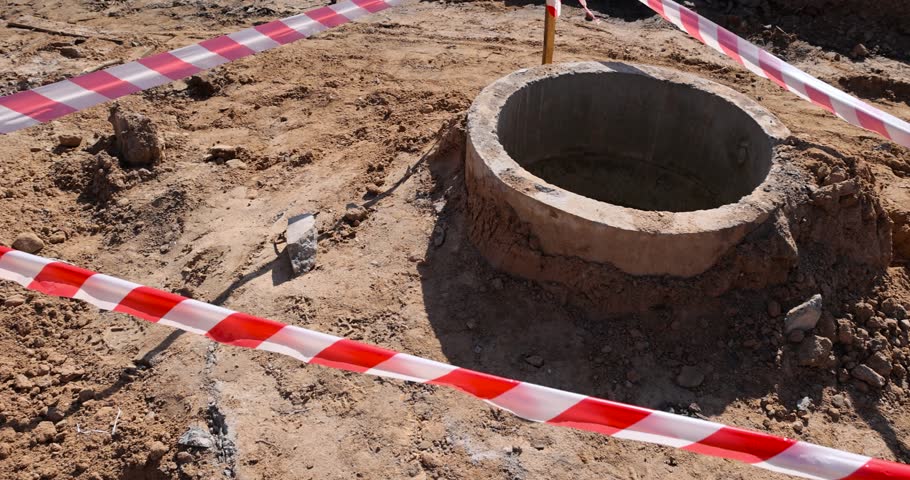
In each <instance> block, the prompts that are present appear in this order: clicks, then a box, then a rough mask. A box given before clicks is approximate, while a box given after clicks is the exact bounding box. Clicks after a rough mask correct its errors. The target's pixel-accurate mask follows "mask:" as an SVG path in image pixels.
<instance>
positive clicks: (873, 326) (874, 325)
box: [866, 316, 888, 332]
mask: <svg viewBox="0 0 910 480" xmlns="http://www.w3.org/2000/svg"><path fill="white" fill-rule="evenodd" d="M887 326H888V322H886V321H885V319H884V318H882V317H879V316H873V317H872V318H870V319H869V321H867V322H866V327H868V328H869V331H872V332H877V331H879V330H884V329H885V328H886V327H887Z"/></svg>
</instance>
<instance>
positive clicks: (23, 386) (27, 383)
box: [13, 373, 35, 390]
mask: <svg viewBox="0 0 910 480" xmlns="http://www.w3.org/2000/svg"><path fill="white" fill-rule="evenodd" d="M13 386H14V387H15V388H16V390H31V389H32V388H33V387H34V386H35V384H34V383H32V381H31V380H29V379H28V378H27V377H26V376H25V375H23V374H21V373H20V374H17V375H16V377H15V378H14V380H13Z"/></svg>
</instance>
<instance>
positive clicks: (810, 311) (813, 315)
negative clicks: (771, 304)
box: [784, 294, 822, 334]
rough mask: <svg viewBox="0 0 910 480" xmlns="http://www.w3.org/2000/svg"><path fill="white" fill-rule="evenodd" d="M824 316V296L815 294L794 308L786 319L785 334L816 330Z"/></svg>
mask: <svg viewBox="0 0 910 480" xmlns="http://www.w3.org/2000/svg"><path fill="white" fill-rule="evenodd" d="M821 316H822V296H821V295H819V294H815V295H813V296H812V298H810V299H809V300H807V301H806V302H805V303H803V304H801V305H798V306H796V307H794V308H792V309H791V310H790V311H789V312H787V317H786V318H785V319H784V333H787V334H789V333H790V332H792V331H794V330H803V331H805V330H811V329H813V328H815V325H816V324H817V323H818V319H819V318H821Z"/></svg>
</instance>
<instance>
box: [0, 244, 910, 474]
mask: <svg viewBox="0 0 910 480" xmlns="http://www.w3.org/2000/svg"><path fill="white" fill-rule="evenodd" d="M0 279H4V280H10V281H13V282H17V283H19V284H20V285H23V286H25V287H26V288H28V289H31V290H35V291H38V292H42V293H45V294H48V295H54V296H58V297H66V298H75V299H79V300H83V301H85V302H88V303H90V304H92V305H94V306H96V307H98V308H101V309H103V310H113V311H116V312H123V313H127V314H130V315H133V316H136V317H139V318H142V319H145V320H148V321H150V322H153V323H158V324H162V325H168V326H170V327H174V328H179V329H181V330H185V331H187V332H191V333H195V334H199V335H205V336H206V337H209V338H211V339H212V340H215V341H217V342H221V343H224V344H227V345H235V346H239V347H247V348H255V349H258V350H267V351H270V352H276V353H282V354H285V355H289V356H291V357H294V358H296V359H298V360H300V361H302V362H307V363H315V364H318V365H324V366H328V367H332V368H338V369H342V370H349V371H353V372H358V373H366V374H370V375H377V376H381V377H390V378H396V379H401V380H407V381H411V382H418V383H427V384H431V385H445V386H448V387H452V388H456V389H458V390H461V391H464V392H466V393H468V394H470V395H473V396H475V397H477V398H480V399H482V400H484V401H486V402H487V403H490V404H492V405H495V406H497V407H500V408H503V409H505V410H508V411H510V412H512V413H514V414H515V415H518V416H519V417H522V418H525V419H527V420H532V421H535V422H545V423H549V424H552V425H558V426H563V427H571V428H576V429H580V430H587V431H592V432H597V433H601V434H604V435H609V436H612V437H616V438H624V439H629V440H638V441H642V442H648V443H656V444H660V445H666V446H670V447H674V448H679V449H683V450H687V451H690V452H695V453H700V454H703V455H711V456H715V457H721V458H728V459H732V460H738V461H741V462H746V463H749V464H752V465H754V466H756V467H760V468H764V469H767V470H772V471H775V472H781V473H786V474H790V475H796V476H800V477H804V478H814V479H825V480H834V479H910V466H908V465H903V464H899V463H894V462H888V461H884V460H878V459H873V458H869V457H865V456H862V455H856V454H853V453H848V452H843V451H840V450H835V449H832V448H827V447H822V446H819V445H814V444H811V443H805V442H800V441H796V440H792V439H788V438H781V437H775V436H773V435H768V434H764V433H758V432H752V431H748V430H742V429H739V428H734V427H728V426H725V425H721V424H719V423H714V422H709V421H705V420H699V419H695V418H689V417H683V416H680V415H674V414H670V413H666V412H661V411H654V410H649V409H645V408H640V407H635V406H631V405H625V404H622V403H617V402H611V401H609V400H602V399H599V398H594V397H588V396H584V395H579V394H575V393H569V392H565V391H562V390H556V389H552V388H548V387H543V386H540V385H534V384H531V383H525V382H519V381H517V380H511V379H508V378H502V377H497V376H493V375H488V374H485V373H480V372H476V371H473V370H467V369H464V368H459V367H455V366H452V365H447V364H445V363H440V362H436V361H432V360H427V359H424V358H420V357H415V356H412V355H408V354H404V353H397V352H394V351H391V350H386V349H384V348H380V347H375V346H372V345H367V344H364V343H360V342H355V341H352V340H348V339H345V338H339V337H335V336H332V335H327V334H324V333H319V332H315V331H312V330H307V329H305V328H301V327H296V326H293V325H285V324H282V323H279V322H276V321H273V320H267V319H263V318H257V317H253V316H250V315H247V314H244V313H237V312H234V311H231V310H228V309H226V308H222V307H217V306H214V305H210V304H207V303H202V302H199V301H196V300H190V299H187V298H184V297H181V296H178V295H174V294H172V293H167V292H163V291H160V290H155V289H153V288H149V287H145V286H141V285H137V284H135V283H131V282H127V281H125V280H120V279H117V278H114V277H109V276H107V275H102V274H99V273H95V272H91V271H89V270H84V269H81V268H77V267H74V266H72V265H69V264H66V263H62V262H58V261H54V260H50V259H47V258H42V257H38V256H35V255H29V254H27V253H23V252H19V251H15V250H11V249H9V248H7V247H3V246H0Z"/></svg>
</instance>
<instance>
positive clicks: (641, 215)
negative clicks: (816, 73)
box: [467, 62, 790, 235]
mask: <svg viewBox="0 0 910 480" xmlns="http://www.w3.org/2000/svg"><path fill="white" fill-rule="evenodd" d="M601 72H602V73H611V72H616V73H623V74H635V75H648V76H650V77H653V78H655V79H658V80H664V81H669V82H674V83H678V84H684V85H690V86H693V87H697V88H699V89H702V90H703V91H706V92H709V93H714V94H716V95H718V96H719V97H721V98H722V99H725V100H727V101H729V102H732V103H733V104H734V105H735V106H737V107H738V108H740V109H742V110H743V111H745V112H746V113H747V114H748V115H749V116H750V117H751V118H752V119H753V120H754V121H755V122H756V123H757V124H758V125H759V126H760V127H761V128H762V130H763V131H764V132H765V133H766V134H767V135H768V137H769V138H770V139H771V142H772V150H773V149H774V146H775V145H777V144H779V143H781V142H782V141H783V140H785V139H786V138H787V137H789V136H790V131H789V130H788V129H787V128H786V127H785V126H784V125H783V124H782V123H780V121H779V120H777V118H776V117H774V115H772V114H771V113H770V112H769V111H767V110H766V109H765V108H764V107H762V106H761V105H759V104H758V103H756V102H755V101H753V100H752V99H750V98H748V97H746V96H745V95H742V94H740V93H738V92H736V91H734V90H732V89H730V88H727V87H724V86H722V85H720V84H717V83H714V82H711V81H708V80H705V79H702V78H699V77H696V76H694V75H690V74H687V73H683V72H679V71H675V70H670V69H666V68H659V67H652V66H647V65H637V64H627V63H612V62H611V63H606V62H580V63H564V64H555V65H544V66H540V67H535V68H531V69H522V70H518V71H516V72H514V73H512V74H509V75H507V76H505V77H503V78H501V79H499V80H497V81H496V82H494V83H492V84H490V85H489V86H487V87H486V88H484V89H483V91H481V92H480V95H478V96H477V98H476V99H475V100H474V103H473V105H472V106H471V109H470V110H469V112H468V127H467V137H468V141H469V143H470V145H469V148H473V149H474V150H475V151H476V152H477V154H478V155H479V157H480V158H481V159H482V160H483V165H482V168H486V169H487V170H488V172H487V173H489V174H492V176H493V177H495V178H496V179H498V180H499V182H500V183H501V185H502V186H503V187H505V188H507V189H508V190H512V191H513V192H515V193H521V194H523V195H525V196H528V197H531V198H533V199H534V200H535V201H538V202H540V203H543V204H545V205H547V206H549V207H551V208H555V209H559V210H563V211H566V212H567V213H569V214H571V215H574V216H577V217H580V218H583V219H586V220H588V221H591V222H596V223H602V224H606V225H609V226H610V227H613V228H617V229H620V230H626V231H630V232H643V233H655V234H658V233H659V234H661V235H674V234H694V233H703V232H710V231H721V230H728V229H733V228H737V227H741V226H742V225H744V224H750V223H758V222H761V221H763V220H764V219H765V218H767V216H768V215H769V214H770V213H771V212H772V211H773V210H774V209H775V208H776V207H777V206H778V204H779V203H780V200H779V196H778V195H776V194H775V193H776V190H777V189H776V188H775V184H776V182H775V181H774V177H775V176H776V175H775V173H778V169H777V168H776V167H777V159H776V156H775V155H773V154H772V159H771V160H772V165H771V171H770V172H769V173H768V175H767V176H766V177H765V179H764V181H762V183H760V184H759V185H758V186H757V187H756V188H755V189H754V190H753V191H752V192H751V193H750V194H748V195H746V196H744V197H743V198H741V199H740V200H739V201H738V202H736V203H730V204H726V205H723V206H720V207H717V208H713V209H709V210H696V211H688V212H664V211H647V210H637V209H633V208H628V207H621V206H618V205H613V204H609V203H606V202H601V201H598V200H593V199H590V198H587V197H584V196H581V195H578V194H576V193H574V192H571V191H569V190H565V189H562V188H560V187H557V186H556V185H552V184H550V183H548V182H547V181H545V180H544V179H541V178H539V177H537V176H535V175H533V174H531V173H530V172H528V171H527V170H525V169H524V168H523V167H521V166H520V165H519V164H518V162H517V161H515V160H514V159H513V158H512V157H511V156H510V155H509V154H508V153H507V152H506V151H505V149H504V148H503V146H502V144H501V143H500V141H499V136H498V133H497V127H498V126H497V122H498V118H499V112H500V111H501V110H502V108H503V106H504V105H505V103H506V102H507V101H508V99H509V97H510V96H512V94H514V93H515V92H517V91H519V90H520V89H522V88H524V87H525V86H526V85H527V84H529V83H531V82H534V81H538V80H542V79H545V78H547V77H552V76H554V75H560V74H572V73H601ZM528 182H530V185H534V187H535V188H532V189H528V188H526V187H527V185H528V184H529V183H528Z"/></svg>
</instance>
